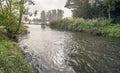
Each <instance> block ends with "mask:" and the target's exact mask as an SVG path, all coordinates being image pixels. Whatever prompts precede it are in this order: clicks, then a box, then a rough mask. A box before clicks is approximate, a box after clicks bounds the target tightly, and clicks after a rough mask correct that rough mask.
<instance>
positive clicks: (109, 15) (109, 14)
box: [108, 11, 111, 20]
mask: <svg viewBox="0 0 120 73" xmlns="http://www.w3.org/2000/svg"><path fill="white" fill-rule="evenodd" d="M108 18H109V20H110V19H111V13H110V11H109V12H108Z"/></svg>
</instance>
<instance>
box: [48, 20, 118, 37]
mask: <svg viewBox="0 0 120 73" xmlns="http://www.w3.org/2000/svg"><path fill="white" fill-rule="evenodd" d="M50 27H51V28H56V29H62V30H69V31H78V32H87V33H90V34H92V35H102V36H110V37H117V38H120V24H113V21H112V20H106V19H91V20H90V19H89V20H84V19H83V18H66V19H63V20H56V21H53V22H51V23H50Z"/></svg>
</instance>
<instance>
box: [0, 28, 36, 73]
mask: <svg viewBox="0 0 120 73" xmlns="http://www.w3.org/2000/svg"><path fill="white" fill-rule="evenodd" d="M24 32H25V27H24V26H21V29H20V31H19V34H21V33H24ZM0 73H34V72H33V69H32V68H31V67H30V66H29V64H28V63H27V62H26V61H25V59H24V55H23V53H22V51H21V49H20V48H19V45H18V43H17V42H15V41H13V40H11V39H9V38H8V37H7V35H6V32H5V30H3V29H2V30H1V31H0Z"/></svg>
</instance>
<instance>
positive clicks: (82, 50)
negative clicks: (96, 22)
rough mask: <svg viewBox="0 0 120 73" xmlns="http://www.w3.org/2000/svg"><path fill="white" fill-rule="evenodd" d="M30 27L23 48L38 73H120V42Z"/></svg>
mask: <svg viewBox="0 0 120 73" xmlns="http://www.w3.org/2000/svg"><path fill="white" fill-rule="evenodd" d="M28 26H29V28H28V31H30V33H29V34H28V35H25V36H23V37H20V46H21V48H22V50H23V52H24V54H25V56H26V59H27V61H28V62H29V63H30V64H31V65H32V66H33V67H34V68H35V69H36V70H37V73H120V45H119V44H120V40H118V39H111V38H110V39H109V38H102V37H93V36H90V35H87V34H82V33H71V32H64V31H56V30H52V29H50V28H48V27H44V26H40V25H28ZM43 30H44V31H43Z"/></svg>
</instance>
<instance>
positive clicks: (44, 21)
mask: <svg viewBox="0 0 120 73" xmlns="http://www.w3.org/2000/svg"><path fill="white" fill-rule="evenodd" d="M41 22H42V24H46V23H47V18H46V13H45V11H44V10H43V11H42V12H41Z"/></svg>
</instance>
